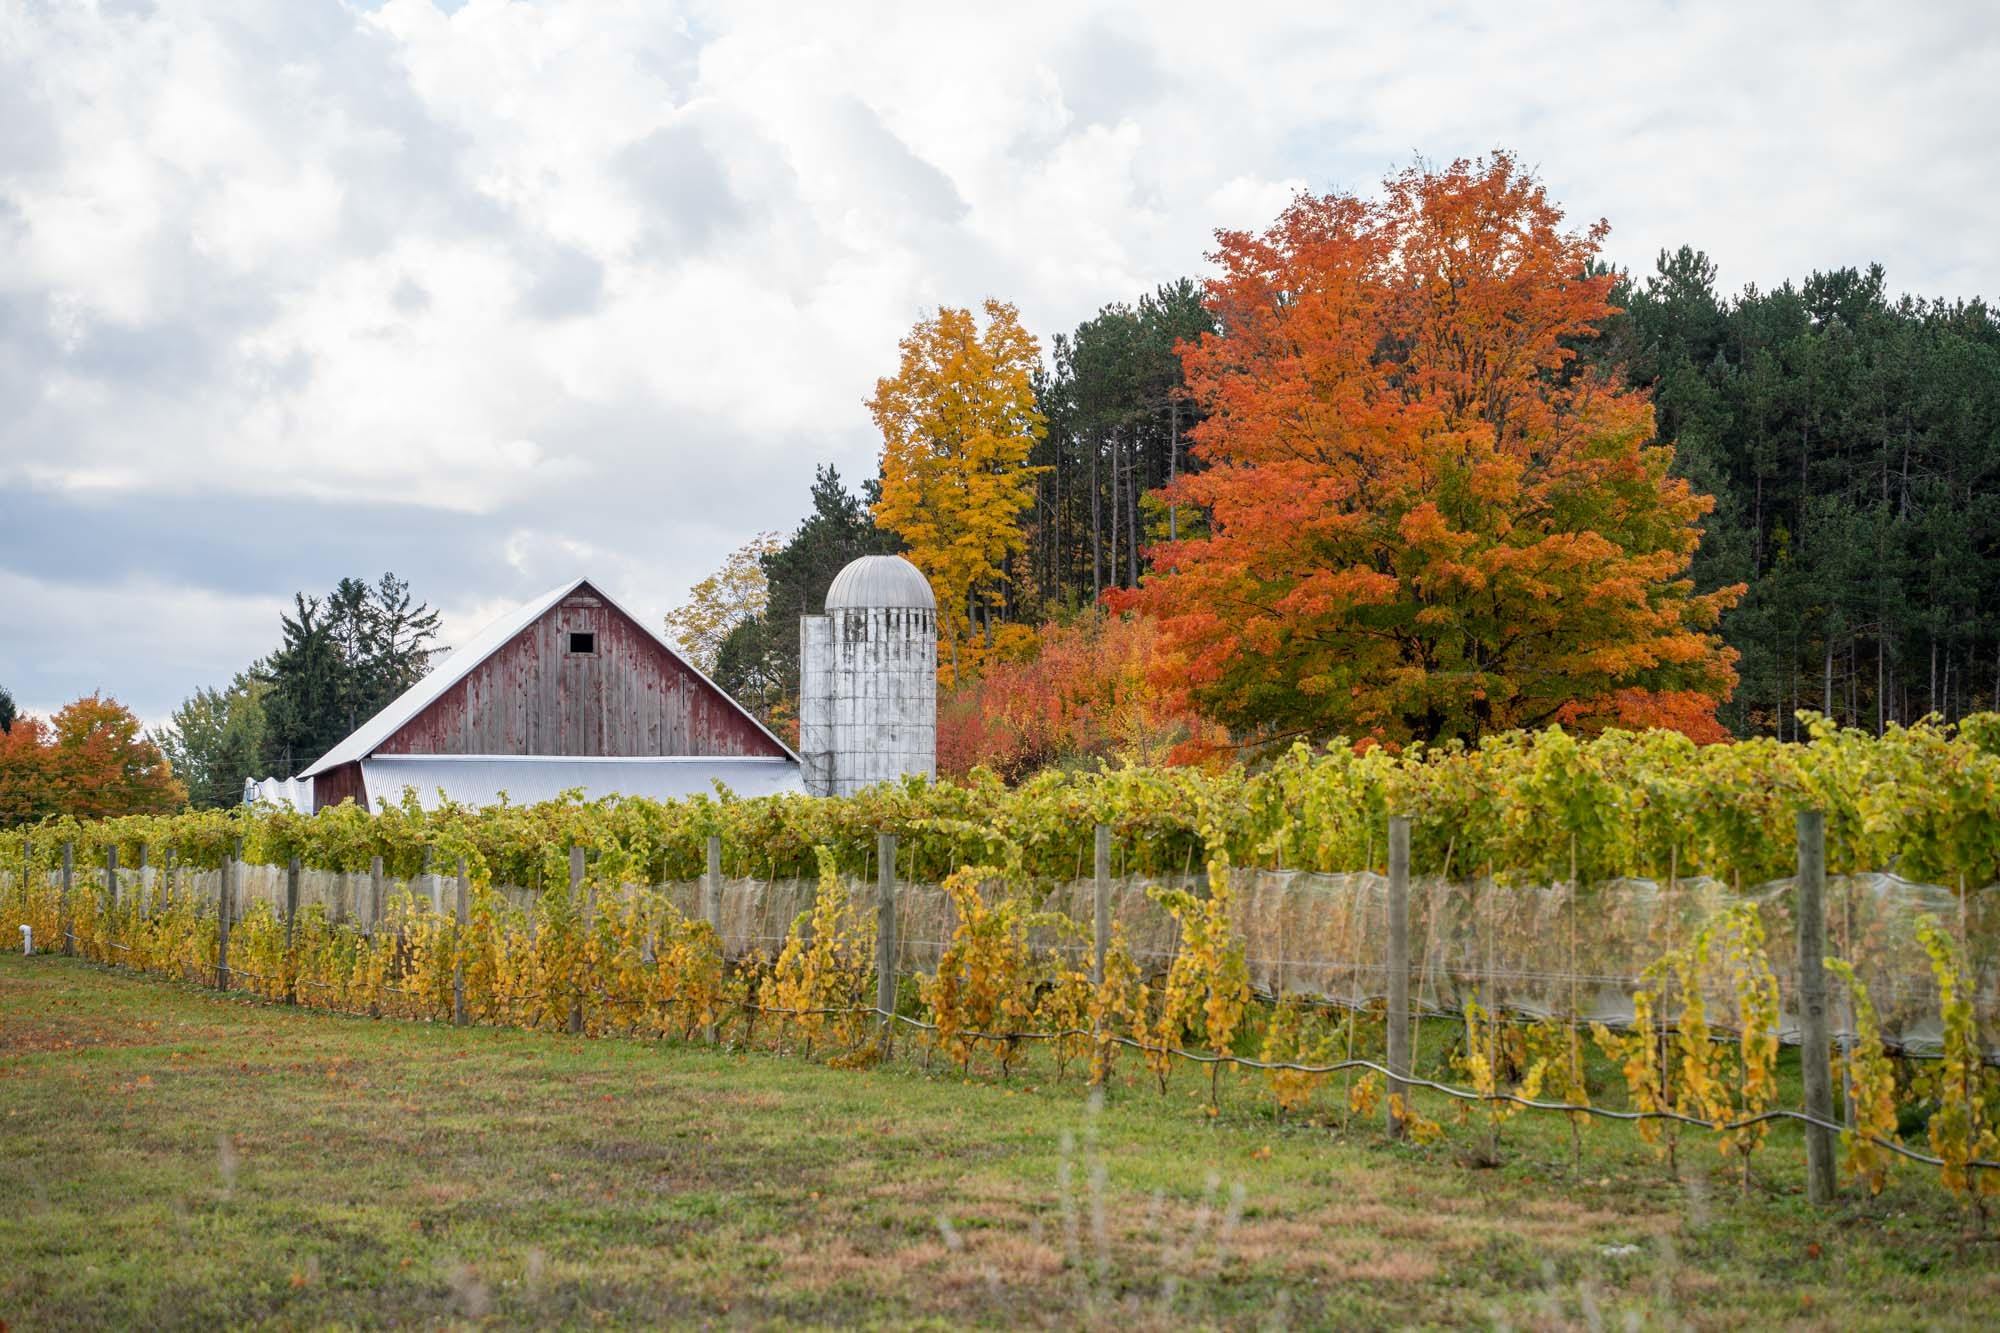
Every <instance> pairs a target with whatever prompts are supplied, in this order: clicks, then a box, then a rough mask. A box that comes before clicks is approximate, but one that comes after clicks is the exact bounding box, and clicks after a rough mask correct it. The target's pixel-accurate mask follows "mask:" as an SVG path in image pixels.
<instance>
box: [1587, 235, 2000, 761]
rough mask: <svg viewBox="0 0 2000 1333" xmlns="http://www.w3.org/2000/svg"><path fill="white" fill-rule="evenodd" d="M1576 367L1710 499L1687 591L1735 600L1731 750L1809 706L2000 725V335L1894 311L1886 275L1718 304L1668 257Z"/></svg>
mask: <svg viewBox="0 0 2000 1333" xmlns="http://www.w3.org/2000/svg"><path fill="white" fill-rule="evenodd" d="M1613 300H1614V304H1616V305H1619V306H1622V307H1624V310H1625V313H1624V314H1623V315H1620V316H1618V317H1616V318H1614V319H1613V320H1612V321H1611V322H1610V325H1609V326H1608V328H1607V335H1608V336H1607V337H1606V338H1604V339H1602V340H1599V341H1598V343H1597V345H1596V346H1594V347H1590V348H1587V349H1585V350H1584V353H1583V354H1584V356H1585V358H1586V359H1587V360H1590V361H1592V362H1595V363H1598V364H1602V363H1603V362H1606V361H1609V362H1613V363H1615V364H1616V365H1617V366H1618V367H1619V368H1620V369H1621V370H1622V372H1623V374H1624V375H1625V376H1626V377H1627V382H1628V383H1631V384H1633V385H1637V386H1642V387H1646V388H1649V389H1651V391H1652V393H1653V397H1654V402H1655V404H1656V408H1657V412H1658V417H1659V431H1660V436H1661V438H1662V439H1665V440H1669V441H1671V442H1672V443H1673V444H1674V447H1675V470H1676V471H1677V472H1679V473H1680V474H1681V475H1683V476H1685V477H1687V478H1688V479H1689V480H1690V481H1691V482H1692V483H1693V484H1694V486H1695V487H1696V489H1698V490H1701V491H1705V492H1707V493H1708V494H1711V495H1713V496H1714V497H1715V500H1716V507H1715V510H1714V512H1713V513H1711V514H1710V515H1709V516H1708V518H1707V519H1706V520H1705V521H1704V523H1703V527H1704V529H1705V532H1704V536H1703V539H1702V544H1701V548H1700V550H1699V552H1698V553H1697V555H1696V558H1695V562H1694V565H1693V569H1692V575H1693V577H1694V579H1695V582H1696V587H1697V590H1698V591H1703V592H1706V591H1709V590H1711V589H1713V588H1717V587H1721V586H1726V585H1727V584H1730V583H1734V582H1738V581H1741V582H1745V583H1747V584H1748V585H1749V592H1748V594H1747V595H1746V596H1745V597H1744V599H1743V601H1742V603H1741V604H1740V605H1738V606H1737V607H1736V608H1735V609H1734V610H1733V611H1731V612H1729V613H1728V614H1727V615H1726V616H1725V618H1724V620H1723V624H1722V630H1723V634H1724V637H1725V639H1726V640H1727V641H1728V642H1729V644H1730V645H1731V646H1732V647H1734V648H1736V649H1737V651H1738V652H1739V654H1740V655H1741V657H1740V661H1739V664H1738V670H1739V673H1740V676H1741V683H1740V685H1739V686H1738V689H1737V692H1736V695H1735V698H1734V699H1733V700H1732V701H1731V702H1730V703H1729V704H1728V705H1726V706H1725V708H1724V709H1723V711H1722V713H1721V717H1722V718H1723V720H1724V721H1726V722H1727V723H1729V725H1730V726H1731V727H1732V729H1734V730H1735V731H1736V732H1737V733H1738V734H1744V735H1747V734H1753V733H1759V732H1762V733H1768V734H1775V735H1779V736H1784V737H1793V736H1796V735H1798V734H1799V731H1800V728H1799V724H1798V723H1797V721H1796V719H1795V717H1794V714H1795V712H1796V711H1797V710H1798V709H1801V708H1810V709H1815V710H1818V711H1822V712H1826V713H1828V714H1830V715H1832V716H1834V717H1836V718H1837V719H1838V720H1840V721H1841V722H1843V723H1847V724H1850V725H1859V726H1866V727H1877V728H1879V727H1881V726H1884V725H1887V724H1888V723H1891V722H1898V721H1901V722H1908V721H1911V720H1914V719H1915V718H1917V717H1919V716H1922V715H1923V714H1925V713H1931V712H1936V713H1940V714H1942V715H1944V716H1946V717H1948V718H1956V717H1959V716H1962V715H1963V714H1964V713H1966V712H1968V711H1971V710H1973V709H1975V708H1987V707H1995V706H2000V605H1996V604H1995V601H1994V599H1993V598H1991V597H1990V596H1986V595H1983V590H1984V589H1987V588H1990V587H1992V586H1993V583H1994V580H1995V578H1996V577H2000V324H1996V322H1995V320H1994V318H1993V315H1992V313H1991V312H1990V311H1989V310H1988V309H1987V308H1986V306H1985V305H1984V304H1983V303H1981V302H1979V301H1976V300H1975V301H1969V302H1963V301H1962V302H1951V303H1947V302H1944V301H1928V302H1927V301H1919V300H1915V299H1912V298H1910V297H1903V298H1901V299H1900V300H1892V299H1891V298H1890V296H1889V294H1888V283H1887V279H1886V276H1885V275H1884V273H1883V272H1882V270H1881V269H1880V268H1879V267H1870V268H1868V269H1865V270H1864V269H1852V268H1846V269H1836V270H1833V271H1831V272H1823V273H1814V274H1812V275H1811V276H1810V277H1808V278H1807V279H1806V280H1805V281H1804V282H1802V283H1799V284H1797V285H1794V284H1792V283H1785V284H1783V285H1781V286H1779V287H1778V288H1776V289H1774V290H1771V291H1768V292H1766V291H1760V290H1758V289H1757V288H1755V287H1749V288H1745V289H1744V290H1743V291H1742V292H1741V293H1740V294H1738V295H1737V296H1735V297H1733V298H1724V297H1721V296H1720V295H1718V293H1717V292H1716V290H1715V268H1714V265H1713V264H1711V263H1709V261H1708V260H1707V258H1706V257H1705V256H1704V255H1702V254H1700V253H1699V252H1698V251H1694V250H1692V249H1689V248H1686V247H1683V248H1681V249H1680V250H1678V251H1675V252H1672V253H1667V252H1662V254H1661V255H1660V257H1659V261H1658V264H1657V266H1656V269H1655V272H1654V273H1653V274H1651V275H1649V276H1648V277H1647V278H1646V279H1645V280H1644V281H1642V282H1640V281H1631V280H1626V281H1624V282H1623V283H1621V285H1620V287H1619V289H1618V290H1617V292H1616V294H1615V295H1614V298H1613Z"/></svg>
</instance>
